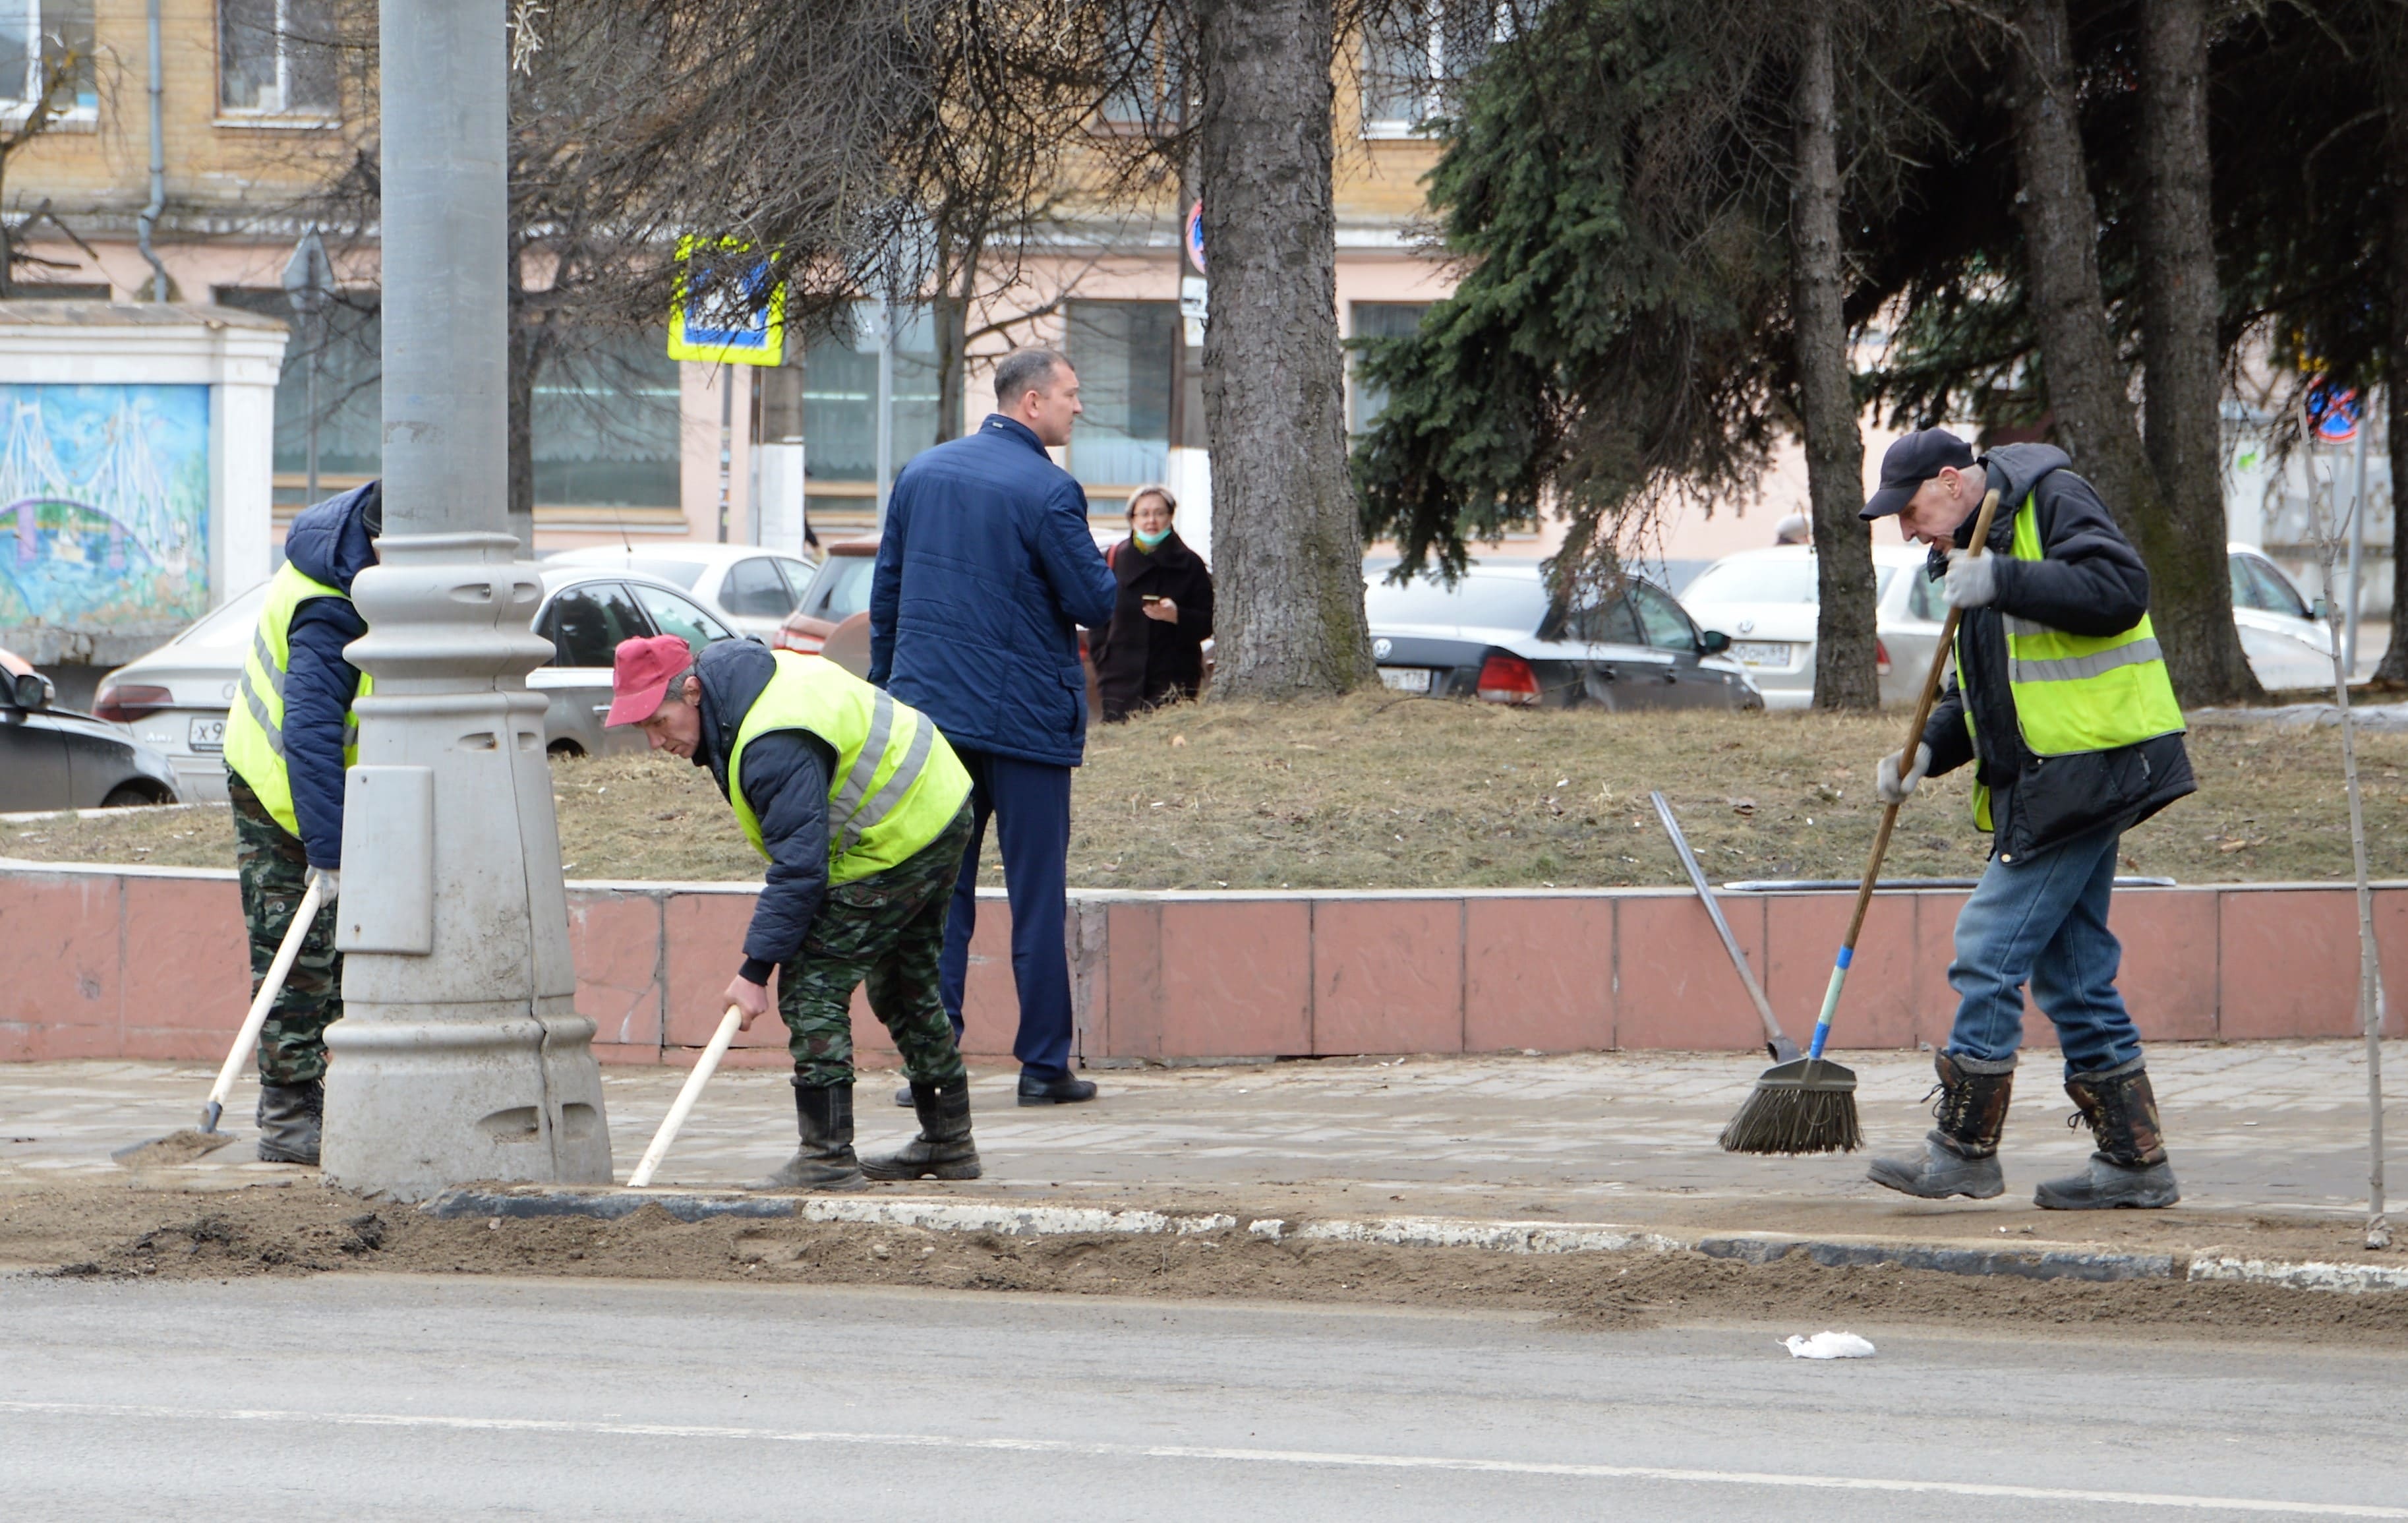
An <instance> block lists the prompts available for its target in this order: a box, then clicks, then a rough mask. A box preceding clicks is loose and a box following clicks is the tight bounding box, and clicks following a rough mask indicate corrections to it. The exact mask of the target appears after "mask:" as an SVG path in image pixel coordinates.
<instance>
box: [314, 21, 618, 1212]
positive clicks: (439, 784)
mask: <svg viewBox="0 0 2408 1523" xmlns="http://www.w3.org/2000/svg"><path fill="white" fill-rule="evenodd" d="M379 24H380V59H379V66H380V73H381V77H382V78H381V89H380V99H381V101H382V111H383V134H382V136H383V144H384V148H383V155H384V162H383V195H384V200H383V208H382V213H383V225H384V248H383V265H384V535H383V537H382V539H380V541H379V552H380V558H381V564H380V565H379V566H377V567H376V568H371V569H369V570H367V571H365V572H362V573H361V575H360V576H359V578H358V580H357V581H356V582H355V583H354V584H353V587H352V597H353V600H354V601H355V602H356V603H357V604H358V606H359V610H360V612H361V615H362V616H363V617H364V618H365V619H366V621H367V625H368V634H367V635H366V638H365V639H360V640H358V641H355V642H354V643H353V644H352V645H351V648H350V650H349V652H348V653H347V654H349V655H350V657H351V660H352V661H353V662H354V663H356V664H357V665H358V666H359V667H360V668H361V669H362V670H365V671H366V672H368V673H369V674H370V675H371V676H372V677H374V678H375V680H376V690H375V692H374V694H373V695H372V696H370V697H365V698H363V699H361V700H360V703H359V713H360V757H359V765H358V766H356V767H354V768H352V769H351V774H350V777H349V779H348V783H349V785H348V788H347V790H346V794H345V803H344V819H343V895H342V899H341V903H340V907H339V913H338V930H337V938H336V942H337V945H338V946H340V947H341V948H342V949H343V951H344V952H345V954H346V955H347V956H346V962H345V966H344V972H343V998H344V1016H343V1019H342V1020H341V1021H340V1022H338V1023H337V1024H336V1025H335V1026H334V1027H331V1028H330V1029H329V1030H328V1032H327V1048H328V1050H329V1054H330V1059H329V1063H328V1068H327V1075H326V1128H325V1143H324V1157H325V1170H326V1174H327V1176H328V1177H329V1178H330V1179H333V1180H335V1181H337V1182H338V1183H340V1184H343V1185H349V1186H351V1187H353V1188H358V1189H372V1190H381V1191H385V1192H387V1193H390V1194H393V1195H395V1196H398V1197H401V1198H403V1199H418V1198H422V1197H424V1196H426V1195H430V1194H432V1193H434V1192H435V1191H437V1190H439V1189H441V1188H443V1187H444V1186H446V1185H454V1184H459V1183H461V1182H464V1181H466V1180H472V1179H509V1180H550V1181H565V1182H586V1183H608V1181H609V1178H610V1139H609V1128H608V1127H607V1125H606V1124H605V1117H604V1115H603V1110H602V1084H601V1074H600V1071H599V1070H597V1069H596V1068H595V1061H594V1054H593V1050H592V1047H591V1042H592V1040H593V1035H594V1023H593V1022H592V1021H590V1020H588V1019H586V1018H584V1017H582V1016H580V1015H578V1014H576V1013H574V1007H573V1004H572V997H573V996H574V994H575V992H576V974H575V971H574V970H573V969H572V968H571V966H570V963H569V956H568V917H567V899H566V894H565V893H564V891H563V890H562V887H561V880H560V844H559V832H558V827H557V826H556V824H555V822H554V820H553V817H552V779H551V776H550V772H549V770H548V763H547V761H546V759H545V755H544V744H543V712H544V700H543V699H542V698H541V697H538V696H537V695H535V694H531V693H529V692H528V691H527V690H526V674H527V672H528V671H530V670H532V669H533V668H535V667H536V666H538V665H539V664H540V663H541V662H542V661H543V660H544V659H545V658H546V657H547V656H549V655H550V654H551V648H550V646H549V645H548V644H547V643H546V642H545V641H544V640H543V639H541V638H540V637H538V636H537V635H536V634H534V633H533V632H532V630H531V629H530V628H529V627H528V625H529V622H530V620H531V618H532V616H533V614H534V612H535V608H536V603H537V600H538V596H539V594H540V587H539V584H538V582H537V579H536V577H535V574H534V571H533V568H531V567H530V566H528V565H526V564H525V563H522V562H516V561H513V560H512V558H511V555H512V552H513V551H514V550H515V549H516V546H517V541H515V540H514V539H510V538H509V536H508V535H507V534H505V533H503V532H502V528H503V525H504V523H505V511H506V499H507V486H506V475H505V472H506V467H507V459H506V455H505V444H504V432H503V427H504V420H505V417H506V413H507V406H506V402H505V395H506V394H505V389H504V382H505V366H506V365H507V350H506V345H507V341H508V334H507V322H508V308H507V305H506V303H507V297H506V295H505V286H504V279H503V277H504V259H505V257H506V255H505V244H504V227H505V219H506V215H507V196H508V181H507V179H506V175H507V167H506V160H505V156H504V155H505V151H506V142H505V124H506V109H507V99H508V95H507V89H508V77H507V69H508V53H509V49H508V44H507V39H506V36H505V32H504V26H503V0H409V3H408V4H390V3H389V4H386V5H384V6H382V7H380V23H379Z"/></svg>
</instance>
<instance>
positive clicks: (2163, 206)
mask: <svg viewBox="0 0 2408 1523" xmlns="http://www.w3.org/2000/svg"><path fill="white" fill-rule="evenodd" d="M2141 126H2142V139H2143V156H2144V162H2145V163H2146V165H2147V166H2148V191H2147V199H2146V203H2145V206H2144V208H2143V217H2142V224H2141V238H2142V241H2141V310H2142V322H2141V335H2142V338H2141V345H2142V356H2143V361H2144V363H2145V365H2146V366H2147V371H2148V390H2147V393H2146V395H2145V396H2144V397H2143V403H2142V408H2143V419H2144V421H2145V424H2146V435H2145V442H2146V446H2147V450H2148V456H2149V464H2150V466H2151V467H2154V469H2155V470H2156V473H2157V487H2158V490H2159V491H2160V492H2161V493H2162V495H2163V497H2162V500H2163V502H2164V505H2165V513H2166V519H2167V524H2166V529H2167V534H2166V538H2165V541H2164V548H2163V551H2162V553H2152V554H2151V555H2150V557H2149V583H2150V586H2149V591H2150V599H2149V600H2150V602H2151V603H2152V604H2153V605H2154V613H2153V615H2152V618H2151V621H2150V622H2151V623H2152V624H2153V625H2155V626H2156V628H2157V639H2158V641H2159V643H2161V644H2162V645H2163V646H2164V647H2165V652H2166V664H2167V667H2168V668H2169V670H2170V671H2171V675H2172V677H2173V682H2174V690H2175V691H2176V692H2177V693H2179V694H2181V695H2182V698H2183V701H2184V702H2186V703H2230V702H2233V701H2236V700H2243V699H2248V698H2254V697H2261V696H2262V693H2263V690H2262V689H2260V688H2259V687H2258V685H2257V676H2256V675H2255V674H2254V673H2253V672H2251V671H2250V669H2249V660H2248V657H2247V656H2246V655H2244V654H2243V653H2242V650H2241V635H2240V632H2239V631H2238V630H2236V629H2235V628H2234V627H2233V625H2232V580H2231V571H2230V569H2229V566H2228V565H2227V557H2226V553H2225V548H2224V546H2225V541H2226V539H2229V533H2228V531H2227V529H2226V526H2225V511H2224V424H2223V414H2222V403H2223V399H2224V375H2223V371H2222V368H2221V366H2220V365H2219V364H2218V349H2217V345H2216V338H2215V323H2216V290H2215V244H2214V235H2213V232H2212V229H2213V226H2214V222H2213V217H2212V213H2211V209H2210V206H2209V199H2208V142H2207V0H2147V4H2146V5H2145V7H2143V18H2142V37H2141Z"/></svg>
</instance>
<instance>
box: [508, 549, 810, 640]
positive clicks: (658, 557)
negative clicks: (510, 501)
mask: <svg viewBox="0 0 2408 1523" xmlns="http://www.w3.org/2000/svg"><path fill="white" fill-rule="evenodd" d="M543 564H544V565H545V566H546V567H547V568H550V567H554V566H599V567H607V568H609V569H611V570H613V571H639V572H642V573H643V574H644V575H646V576H654V577H659V578H660V579H661V580H662V581H664V582H676V583H677V584H678V585H679V586H681V587H683V588H684V589H685V590H686V591H688V592H690V593H692V594H693V595H694V596H695V600H696V601H698V602H700V603H701V604H702V606H703V607H705V608H707V609H709V610H710V611H711V612H713V613H716V614H718V615H719V616H720V618H722V619H724V620H725V621H726V622H727V623H728V625H731V626H732V627H734V629H735V630H736V632H737V633H738V634H739V635H753V636H756V637H758V638H759V639H761V640H762V642H763V643H765V644H767V643H769V642H772V641H774V640H775V639H776V638H777V634H778V625H779V624H780V623H781V621H783V620H784V618H785V617H786V615H787V614H789V613H792V612H794V611H795V610H796V609H797V608H799V607H801V606H802V601H803V589H804V588H806V587H808V586H810V582H811V577H812V575H813V573H814V572H816V571H817V570H818V569H819V568H817V567H815V566H813V565H812V564H811V563H810V561H807V560H804V559H802V558H800V557H799V556H795V555H789V554H787V553H785V552H784V551H781V550H764V549H762V548H761V547H760V546H758V545H720V544H703V543H699V542H693V541H686V542H671V543H667V544H654V545H638V546H636V547H634V548H633V549H625V548H622V547H620V546H617V545H588V546H586V547H585V548H584V549H582V550H564V551H561V552H560V553H557V554H553V555H547V556H545V557H544V560H543Z"/></svg>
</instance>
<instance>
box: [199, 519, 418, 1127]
mask: <svg viewBox="0 0 2408 1523" xmlns="http://www.w3.org/2000/svg"><path fill="white" fill-rule="evenodd" d="M383 532H384V488H383V483H382V482H380V481H370V482H368V483H367V485H366V486H363V487H358V488H355V489H354V490H352V491H350V492H346V493H344V494H343V495H342V496H338V497H329V498H327V499H326V500H325V501H324V502H322V503H319V504H318V505H317V506H316V507H314V508H308V509H305V510H302V512H301V513H300V515H299V516H298V517H296V518H294V520H293V527H292V528H291V529H290V530H288V531H287V532H286V534H285V536H284V564H283V565H282V566H280V567H279V568H277V571H276V575H274V576H273V577H270V578H269V579H268V582H267V602H266V605H265V607H263V608H262V609H261V610H260V611H259V624H258V625H257V626H256V627H255V628H254V629H253V630H252V631H251V651H250V654H249V655H248V656H247V657H246V658H245V660H244V662H243V670H242V677H241V679H240V681H239V682H236V689H235V699H234V705H233V707H232V708H231V709H229V710H228V711H227V712H226V726H225V766H226V796H227V798H228V799H229V801H230V802H231V803H232V805H233V808H234V839H235V861H236V867H237V868H239V869H240V872H241V878H242V918H243V924H244V927H245V928H246V929H247V930H248V931H249V932H250V936H251V992H252V993H253V994H254V995H256V994H257V993H258V990H259V984H260V981H261V980H262V979H264V978H265V977H266V976H267V970H268V967H269V965H270V964H271V963H273V962H274V961H275V960H276V951H277V948H278V947H279V946H281V945H282V944H283V942H284V934H285V932H286V931H287V930H289V929H291V928H292V925H293V916H294V913H295V912H297V911H298V910H299V909H300V906H301V900H302V898H303V897H304V896H305V895H307V894H308V888H309V884H311V883H312V882H313V881H314V882H315V883H317V884H318V885H319V903H318V917H317V920H316V921H315V922H314V923H313V924H312V925H311V926H310V927H309V930H308V934H307V936H306V937H304V939H303V941H302V942H301V951H300V955H298V956H296V957H295V958H294V961H293V968H292V970H291V971H290V972H288V973H287V974H286V975H285V978H284V987H283V990H282V991H281V992H280V993H279V994H278V995H277V997H276V1003H275V1006H274V1007H273V1008H272V1009H271V1010H270V1011H269V1012H268V1015H267V1024H266V1025H265V1026H263V1027H260V1029H259V1109H258V1111H257V1113H256V1118H257V1120H258V1122H259V1157H261V1158H262V1159H263V1160H264V1161H265V1162H268V1163H306V1164H312V1165H314V1164H316V1163H317V1161H318V1147H319V1137H320V1133H321V1131H322V1128H323V1126H324V1119H325V1110H326V1027H329V1026H332V1025H334V1024H335V1023H336V1022H337V1021H338V1020H341V1019H342V1017H343V955H342V954H341V953H339V952H337V951H336V950H335V899H336V896H337V894H339V893H340V892H341V889H342V882H341V870H342V866H343V773H344V770H345V769H347V768H349V767H350V766H351V763H352V762H354V761H356V760H358V759H359V740H360V723H359V718H358V716H357V715H355V714H354V713H353V712H352V711H351V705H352V702H353V700H354V699H356V698H358V697H361V696H363V695H364V694H366V692H367V691H368V689H369V687H370V686H371V685H372V684H371V679H370V678H369V677H368V676H367V675H366V673H365V672H363V671H361V670H360V669H359V668H356V667H354V666H352V665H351V663H350V662H349V661H347V660H345V659H344V658H343V648H344V647H345V646H347V645H349V644H350V643H351V641H353V640H355V639H359V638H360V637H361V636H362V635H365V634H366V633H367V632H368V626H367V623H366V620H364V619H362V618H361V617H360V613H359V610H357V609H356V608H353V607H352V606H351V579H352V578H353V577H355V576H357V575H359V573H360V572H362V571H364V570H366V569H367V568H369V567H371V566H374V565H375V564H376V563H377V552H376V540H377V537H378V536H379V535H380V534H382V533H383Z"/></svg>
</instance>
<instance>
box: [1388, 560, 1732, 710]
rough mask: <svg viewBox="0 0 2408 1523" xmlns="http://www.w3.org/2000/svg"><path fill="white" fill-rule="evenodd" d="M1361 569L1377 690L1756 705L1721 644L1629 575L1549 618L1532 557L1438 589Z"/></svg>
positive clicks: (1635, 705)
mask: <svg viewBox="0 0 2408 1523" xmlns="http://www.w3.org/2000/svg"><path fill="white" fill-rule="evenodd" d="M1392 564H1393V563H1382V562H1367V563H1366V564H1365V568H1364V571H1365V576H1366V579H1367V582H1368V587H1367V589H1366V591H1365V594H1364V611H1365V613H1366V614H1367V615H1368V616H1369V622H1370V633H1371V656H1372V659H1373V660H1374V661H1376V662H1378V663H1379V668H1380V682H1381V683H1382V685H1383V686H1385V687H1388V688H1390V689H1392V690H1394V691H1396V692H1399V693H1417V694H1424V695H1426V696H1428V697H1464V698H1473V697H1476V698H1481V699H1484V700H1485V701H1487V702H1490V703H1524V704H1539V705H1543V706H1546V707H1550V708H1570V707H1574V706H1593V707H1597V708H1604V709H1699V708H1702V709H1758V708H1762V707H1763V702H1764V700H1763V699H1762V697H1760V696H1758V694H1757V693H1756V686H1755V684H1754V683H1753V682H1749V681H1748V677H1747V673H1746V671H1745V670H1744V669H1743V668H1742V667H1741V666H1740V664H1739V663H1738V662H1736V661H1733V660H1732V659H1730V657H1729V656H1727V655H1726V654H1723V653H1724V650H1725V648H1726V647H1727V645H1728V644H1729V643H1730V641H1729V638H1728V637H1727V636H1726V635H1723V634H1721V633H1720V632H1718V631H1713V630H1701V629H1699V627H1698V626H1697V625H1696V624H1695V623H1693V622H1692V621H1691V620H1690V618H1689V616H1688V614H1686V613H1685V612H1684V611H1682V608H1681V605H1680V604H1679V603H1678V602H1676V601H1674V599H1673V597H1672V596H1671V594H1670V593H1668V592H1666V591H1664V590H1663V589H1662V588H1660V587H1658V586H1656V585H1655V584H1654V583H1653V582H1645V581H1642V580H1641V579H1640V578H1637V577H1631V578H1627V579H1626V580H1625V582H1623V584H1622V586H1621V588H1620V589H1619V590H1618V591H1617V592H1615V593H1614V594H1613V596H1609V597H1606V598H1604V599H1603V600H1601V601H1598V602H1594V603H1589V604H1586V605H1584V606H1579V607H1574V608H1570V609H1564V610H1557V609H1555V608H1554V607H1553V606H1552V605H1551V600H1550V599H1549V597H1548V596H1547V589H1546V585H1545V583H1544V582H1542V581H1541V577H1540V572H1539V567H1538V563H1537V562H1535V561H1520V562H1517V561H1482V562H1481V563H1479V564H1478V565H1476V566H1474V567H1472V568H1470V569H1469V571H1467V572H1465V573H1464V574H1463V575H1462V576H1461V577H1459V578H1457V579H1456V580H1455V584H1454V585H1453V586H1448V585H1447V584H1446V583H1444V582H1441V581H1440V580H1439V579H1438V578H1436V577H1435V576H1430V575H1423V576H1418V577H1415V578H1413V579H1412V581H1411V582H1404V583H1402V584H1398V583H1396V582H1390V581H1388V580H1387V570H1388V568H1389V566H1390V565H1392Z"/></svg>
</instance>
